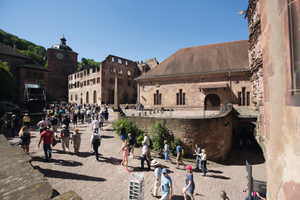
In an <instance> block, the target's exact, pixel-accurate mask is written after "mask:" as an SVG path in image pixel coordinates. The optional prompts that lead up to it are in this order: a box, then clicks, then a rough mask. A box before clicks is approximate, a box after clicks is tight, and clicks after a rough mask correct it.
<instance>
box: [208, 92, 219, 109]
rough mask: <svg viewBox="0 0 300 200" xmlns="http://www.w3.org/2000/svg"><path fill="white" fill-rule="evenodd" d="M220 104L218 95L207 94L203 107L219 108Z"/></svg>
mask: <svg viewBox="0 0 300 200" xmlns="http://www.w3.org/2000/svg"><path fill="white" fill-rule="evenodd" d="M220 104H221V100H220V97H219V96H218V95H216V94H209V95H207V96H206V97H205V100H204V109H205V110H220Z"/></svg>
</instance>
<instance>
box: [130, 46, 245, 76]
mask: <svg viewBox="0 0 300 200" xmlns="http://www.w3.org/2000/svg"><path fill="white" fill-rule="evenodd" d="M248 63H249V62H248V40H241V41H234V42H226V43H219V44H210V45H204V46H196V47H189V48H182V49H179V50H178V51H177V52H176V53H174V54H173V55H171V56H170V57H169V58H167V59H166V60H164V61H163V62H162V63H160V64H159V65H157V66H156V67H154V68H153V69H151V70H150V71H149V72H147V73H146V74H144V75H142V76H140V77H138V78H136V80H140V79H152V78H161V77H172V76H182V75H195V74H207V73H217V72H228V71H231V72H234V71H249V68H248Z"/></svg>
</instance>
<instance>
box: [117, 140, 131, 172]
mask: <svg viewBox="0 0 300 200" xmlns="http://www.w3.org/2000/svg"><path fill="white" fill-rule="evenodd" d="M128 145H129V143H128V141H127V140H125V141H124V144H123V146H122V147H121V149H120V151H119V152H118V154H117V156H118V155H119V154H120V152H121V151H123V160H122V162H121V165H122V166H125V167H126V171H127V172H129V170H128V155H129V147H128ZM124 162H125V165H124Z"/></svg>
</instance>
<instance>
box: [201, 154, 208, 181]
mask: <svg viewBox="0 0 300 200" xmlns="http://www.w3.org/2000/svg"><path fill="white" fill-rule="evenodd" d="M200 157H201V169H202V170H203V175H202V176H206V172H207V168H206V159H207V155H206V150H205V149H202V153H200Z"/></svg>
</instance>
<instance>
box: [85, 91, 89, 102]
mask: <svg viewBox="0 0 300 200" xmlns="http://www.w3.org/2000/svg"><path fill="white" fill-rule="evenodd" d="M85 103H89V92H86V101H85Z"/></svg>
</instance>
